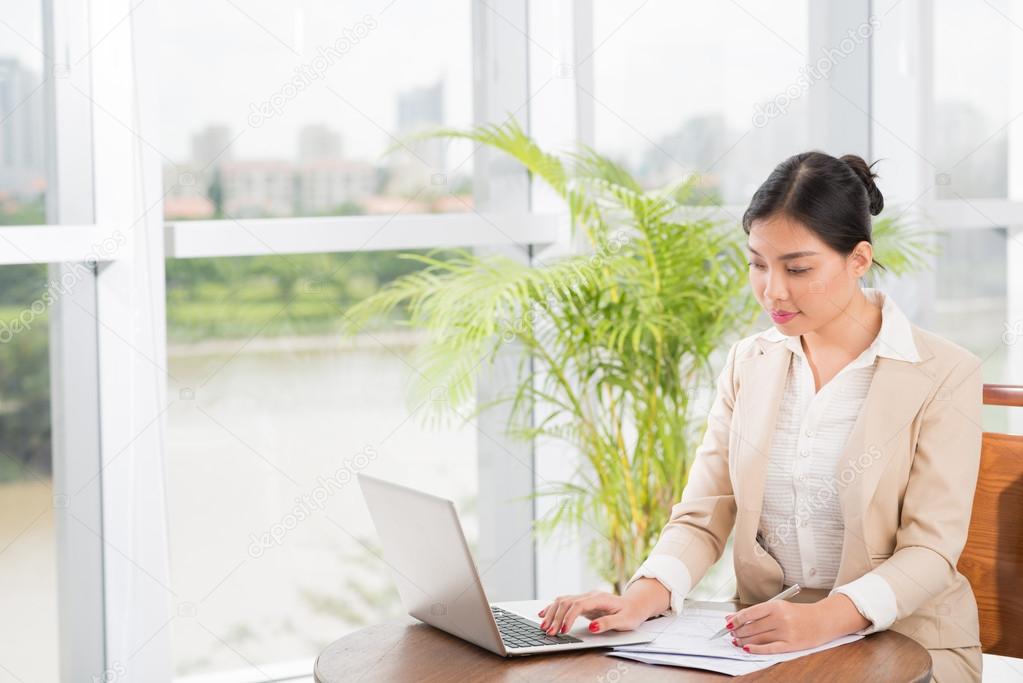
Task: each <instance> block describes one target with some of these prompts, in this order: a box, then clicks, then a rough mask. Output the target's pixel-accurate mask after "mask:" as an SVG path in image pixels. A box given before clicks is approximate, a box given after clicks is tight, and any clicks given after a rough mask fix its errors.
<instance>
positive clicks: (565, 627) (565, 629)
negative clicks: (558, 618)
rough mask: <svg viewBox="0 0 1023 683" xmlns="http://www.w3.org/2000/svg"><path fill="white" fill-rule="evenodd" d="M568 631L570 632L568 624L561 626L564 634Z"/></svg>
mask: <svg viewBox="0 0 1023 683" xmlns="http://www.w3.org/2000/svg"><path fill="white" fill-rule="evenodd" d="M567 630H568V624H562V625H561V632H562V633H564V632H565V631H567Z"/></svg>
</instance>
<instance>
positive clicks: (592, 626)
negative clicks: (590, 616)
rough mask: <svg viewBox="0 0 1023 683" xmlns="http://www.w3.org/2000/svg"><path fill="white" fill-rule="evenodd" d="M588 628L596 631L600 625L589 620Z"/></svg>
mask: <svg viewBox="0 0 1023 683" xmlns="http://www.w3.org/2000/svg"><path fill="white" fill-rule="evenodd" d="M590 630H591V631H593V632H594V633H596V632H597V631H599V630H600V625H599V624H597V622H595V621H591V622H590Z"/></svg>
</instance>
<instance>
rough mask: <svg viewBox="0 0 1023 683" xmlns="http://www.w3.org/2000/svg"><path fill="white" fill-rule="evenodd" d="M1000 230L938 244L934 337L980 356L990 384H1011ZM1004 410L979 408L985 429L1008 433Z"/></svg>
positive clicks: (958, 235)
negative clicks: (936, 334) (936, 335)
mask: <svg viewBox="0 0 1023 683" xmlns="http://www.w3.org/2000/svg"><path fill="white" fill-rule="evenodd" d="M1007 239H1008V232H1007V231H1006V229H1005V228H983V229H973V230H949V231H947V232H946V233H944V234H943V235H942V238H941V250H942V251H941V254H940V255H939V256H938V263H937V266H936V267H935V274H936V276H937V277H936V283H937V291H936V293H935V302H934V318H933V319H934V328H933V331H934V332H936V333H938V334H940V335H941V336H943V337H946V338H947V339H951V340H952V341H954V342H955V343H957V344H959V345H961V346H963V347H965V348H967V349H969V350H970V351H972V352H973V353H975V354H977V355H978V356H980V359H981V360H982V361H983V362H984V365H983V369H982V376H983V378H984V381H985V382H987V383H991V384H1011V383H1013V382H1012V381H1011V378H1010V377H1009V374H1008V373H1009V353H1010V352H1011V351H1012V350H1013V347H1012V345H1010V344H1007V343H1005V341H1004V339H1005V337H1006V335H1007V334H1008V333H1009V332H1010V330H1009V329H1008V324H1007V322H1006V316H1007V313H1008V300H1007V293H1008V291H1009V288H1008V260H1007V258H1006V253H1007V249H1008V246H1007V244H1006V240H1007ZM1007 420H1008V411H1007V409H1005V408H998V407H985V408H984V424H983V427H984V429H986V430H988V431H999V432H1005V431H1007V430H1008V422H1007Z"/></svg>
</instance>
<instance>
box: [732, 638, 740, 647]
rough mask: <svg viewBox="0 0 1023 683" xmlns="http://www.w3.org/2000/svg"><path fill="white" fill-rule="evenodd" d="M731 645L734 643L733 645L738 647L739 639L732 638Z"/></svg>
mask: <svg viewBox="0 0 1023 683" xmlns="http://www.w3.org/2000/svg"><path fill="white" fill-rule="evenodd" d="M732 645H734V646H735V647H739V641H738V640H736V639H735V638H732Z"/></svg>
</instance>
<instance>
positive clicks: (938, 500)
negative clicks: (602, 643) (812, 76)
mask: <svg viewBox="0 0 1023 683" xmlns="http://www.w3.org/2000/svg"><path fill="white" fill-rule="evenodd" d="M875 177H876V175H875V174H874V173H873V172H872V171H871V169H870V167H868V166H867V164H866V162H864V161H863V159H861V158H860V157H857V156H853V155H846V156H843V157H842V158H840V159H838V158H835V157H832V156H829V155H827V154H823V153H820V152H807V153H804V154H797V155H795V156H793V157H791V158H789V159H787V160H785V161H784V162H782V163H781V164H780V165H779V166H778V167H777V168H776V169H774V171H773V172H772V173H771V175H770V176H769V177H768V178H767V180H766V181H765V182H764V184H763V185H762V186H761V187H760V188H759V189H758V190H757V192H756V194H754V196H753V200H752V202H751V204H750V206H749V208H748V210H747V211H746V213H745V215H744V216H743V229H744V230H745V232H746V233H747V235H748V236H749V239H748V250H749V259H750V263H749V269H750V270H749V282H750V287H752V289H753V294H754V296H756V299H757V301H758V302H759V303H760V305H761V306H763V308H764V310H766V311H768V312H769V313H770V315H771V318H772V321H773V323H774V325H773V327H770V328H768V329H767V330H765V331H763V332H761V333H759V334H755V335H752V336H750V337H746V338H745V339H742V340H740V341H739V342H737V343H736V344H734V345H733V346H732V347H731V349H730V350H729V352H728V356H727V360H726V361H725V367H724V370H723V371H722V372H721V375H720V376H719V377H718V381H717V395H716V397H715V400H714V403H713V405H712V407H711V410H710V416H709V418H708V422H707V430H706V432H705V435H704V438H703V441H702V443H701V445H700V446H699V448H698V449H697V450H696V454H695V459H694V462H693V465H692V469H691V471H690V473H689V481H688V483H687V485H686V487H685V490H684V492H683V494H682V500H681V502H679V503H678V504H677V505H675V506H674V507H673V508H672V510H671V516H670V520H669V521H668V523H667V525H666V526H665V527H664V530H663V531H662V532H661V536H660V538H659V540H658V542H657V544H656V546H655V547H654V549H653V550H652V551H651V553H650V556H649V557H648V558H647V560H646V561H645V562H644V563H643V564H642V565H641V566H640V568H639V570H638V571H637V572H636V574H635V576H633V577H632V579H631V580H630V581H629V583H628V585H627V586H626V589H625V591H624V594H623V595H621V596H617V595H611V594H608V593H603V592H592V593H587V594H584V595H571V596H564V597H559V598H557V599H555V600H554V601H553V602H552V603H551V604H550V605H548V606H547V607H546V608H544V609H543V610H542V611H541V612H540V616H542V617H543V618H544V619H543V622H542V624H541V626H542V628H544V629H546V630H548V631H549V632H550V633H557V632H559V631H565V630H567V629H568V628H569V627H570V626H571V624H572V623H573V622H574V621H575V619H576V617H578V616H584V617H586V618H588V619H592V620H593V621H592V623H591V624H590V630H592V631H594V632H600V631H605V630H608V629H616V630H629V629H633V628H635V627H636V626H637V625H638V624H640V623H642V622H643V621H644V620H646V619H648V618H650V617H652V616H657V615H660V614H662V613H670V612H671V611H675V612H678V611H680V610H681V609H682V605H683V600H684V598H685V596H686V594H687V593H688V592H689V590H690V589H691V588H692V587H693V586H694V585H695V584H696V583H697V582H699V581H700V579H701V578H702V577H703V575H704V573H705V572H706V571H707V569H708V568H709V567H710V566H711V565H712V564H713V563H714V562H715V561H717V560H718V558H719V557H720V556H721V553H722V551H723V549H724V547H725V543H726V541H727V539H728V536H729V534H730V533H732V532H733V531H734V534H735V538H734V546H733V547H734V565H735V575H736V581H737V583H738V592H737V595H736V596H735V598H736V599H737V600H739V601H741V602H742V603H745V604H749V605H752V606H751V607H747V608H745V609H742V610H740V611H738V612H736V613H734V614H729V615H727V617H726V618H725V621H726V622H727V626H728V628H729V629H731V630H732V640H733V643H734V644H735V646H736V647H742V648H743V649H745V650H747V651H749V652H754V653H773V652H788V651H792V650H800V649H804V648H809V647H813V646H816V645H820V644H822V643H825V642H827V641H829V640H832V639H834V638H837V637H839V636H842V635H846V634H851V633H862V634H868V633H873V632H875V631H881V630H884V629H891V630H893V631H898V632H900V633H903V634H905V635H907V636H909V637H910V638H913V639H915V640H917V641H918V642H920V643H921V644H922V645H923V646H924V647H926V648H927V649H928V650H929V651H930V653H931V658H932V660H933V677H934V680H935V681H937V683H949V682H951V681H956V682H960V681H979V680H980V676H981V653H980V637H979V627H978V616H977V605H976V601H975V599H974V595H973V591H972V589H971V588H970V584H969V582H968V581H967V580H966V578H965V577H964V576H963V575H962V574H960V573H959V572H958V571H957V570H956V563H957V562H958V560H959V554H960V553H961V552H962V549H963V546H964V544H965V543H966V534H967V530H968V527H969V522H970V512H971V508H972V504H973V494H974V487H975V485H976V481H977V471H978V467H979V462H980V444H981V427H980V414H981V387H982V384H981V377H980V364H981V361H980V359H979V358H978V357H977V356H975V355H974V354H972V353H970V352H968V351H966V350H965V349H963V348H961V347H959V346H957V345H955V344H953V343H952V342H950V341H948V340H946V339H943V338H942V337H940V336H938V335H936V334H934V333H932V332H928V331H926V330H923V329H921V328H919V327H917V326H916V325H913V324H912V323H910V322H909V320H908V319H907V318H906V317H905V315H904V314H903V313H902V312H901V311H900V309H899V307H898V306H897V305H896V303H895V301H894V300H893V299H892V298H891V297H889V296H887V295H886V294H884V293H883V292H881V291H880V290H876V289H868V288H861V287H860V284H859V282H860V278H861V277H863V275H864V274H865V273H866V272H867V271H868V270H869V269H870V267H871V266H872V265H878V266H879V267H880V264H877V263H876V262H875V261H874V260H873V247H872V245H871V222H870V216H871V215H877V214H878V213H879V212H880V211H881V208H882V206H883V203H884V201H883V199H882V196H881V193H880V192H879V191H878V189H877V186H876V185H875V184H874V178H875ZM794 583H798V584H799V585H800V586H802V587H803V591H802V592H801V593H800V594H799V595H798V596H797V597H796V598H795V599H794V600H792V601H774V602H765V601H766V600H768V598H770V597H772V596H774V595H776V594H777V593H779V592H781V591H782V590H783V589H784V588H785V587H787V586H790V585H792V584H794Z"/></svg>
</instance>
